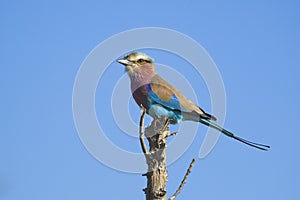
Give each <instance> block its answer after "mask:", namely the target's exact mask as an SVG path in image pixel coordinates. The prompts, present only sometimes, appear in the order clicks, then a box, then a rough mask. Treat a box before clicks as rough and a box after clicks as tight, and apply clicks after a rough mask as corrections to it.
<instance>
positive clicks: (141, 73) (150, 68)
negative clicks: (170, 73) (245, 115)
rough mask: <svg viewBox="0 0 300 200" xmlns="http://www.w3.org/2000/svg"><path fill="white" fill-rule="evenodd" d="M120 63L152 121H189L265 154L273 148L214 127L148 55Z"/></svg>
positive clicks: (207, 116)
mask: <svg viewBox="0 0 300 200" xmlns="http://www.w3.org/2000/svg"><path fill="white" fill-rule="evenodd" d="M117 61H118V62H119V63H121V64H123V65H124V66H125V68H126V72H127V73H128V75H129V77H130V81H131V91H132V95H133V98H134V100H135V101H136V103H137V104H138V105H139V106H143V107H144V108H145V109H146V112H147V114H149V115H150V116H151V117H153V118H157V117H161V116H165V117H168V119H169V120H170V123H171V124H176V123H179V122H181V121H185V120H189V121H195V122H200V123H202V124H205V125H207V126H210V127H212V128H214V129H216V130H218V131H220V132H222V133H224V134H225V135H227V136H229V137H231V138H234V139H236V140H238V141H240V142H243V143H245V144H247V145H250V146H252V147H255V148H258V149H261V150H268V148H270V146H268V145H263V144H258V143H254V142H250V141H247V140H245V139H243V138H240V137H237V136H235V135H234V134H233V133H231V132H229V131H227V130H226V129H224V128H222V127H220V126H219V125H217V124H216V123H214V122H213V121H216V117H214V116H213V115H210V114H208V113H206V112H205V111H204V110H203V109H201V108H200V107H199V106H197V105H195V104H194V103H193V102H192V101H190V100H189V99H187V98H186V97H185V96H184V95H183V94H181V93H180V92H179V91H178V90H177V89H176V88H175V87H174V86H172V85H171V84H170V83H168V82H167V81H165V80H164V79H162V78H161V77H160V76H159V75H158V74H157V73H156V72H155V66H154V62H153V59H152V58H150V57H149V56H147V55H146V54H143V53H140V52H133V53H131V54H129V55H127V56H125V57H124V58H123V59H120V60H117Z"/></svg>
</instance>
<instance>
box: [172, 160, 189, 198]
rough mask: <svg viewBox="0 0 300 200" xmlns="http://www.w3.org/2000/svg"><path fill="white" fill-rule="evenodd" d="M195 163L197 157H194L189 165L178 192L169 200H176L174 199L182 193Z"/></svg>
mask: <svg viewBox="0 0 300 200" xmlns="http://www.w3.org/2000/svg"><path fill="white" fill-rule="evenodd" d="M194 163H195V158H193V160H192V162H191V163H190V166H189V168H188V169H187V171H186V173H185V175H184V177H183V179H182V181H181V183H180V185H179V187H178V189H177V190H176V192H175V193H174V194H173V195H172V196H171V197H170V198H169V200H174V199H175V198H176V197H177V195H178V194H179V193H180V191H181V190H182V188H183V186H184V184H185V183H186V180H187V178H188V176H189V174H190V173H191V171H192V168H193V166H194Z"/></svg>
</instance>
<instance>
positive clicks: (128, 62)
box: [117, 59, 132, 66]
mask: <svg viewBox="0 0 300 200" xmlns="http://www.w3.org/2000/svg"><path fill="white" fill-rule="evenodd" d="M117 62H118V63H120V64H122V65H125V66H127V65H131V64H132V62H130V61H129V60H126V59H120V60H117Z"/></svg>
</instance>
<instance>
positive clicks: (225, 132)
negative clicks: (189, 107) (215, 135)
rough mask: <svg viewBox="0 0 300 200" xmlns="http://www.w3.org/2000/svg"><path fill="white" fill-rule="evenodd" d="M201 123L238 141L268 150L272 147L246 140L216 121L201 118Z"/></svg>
mask: <svg viewBox="0 0 300 200" xmlns="http://www.w3.org/2000/svg"><path fill="white" fill-rule="evenodd" d="M200 123H202V124H205V125H207V126H210V127H212V128H214V129H216V130H218V131H220V132H222V133H223V134H225V135H227V136H228V137H231V138H233V139H236V140H238V141H240V142H242V143H244V144H247V145H249V146H252V147H255V148H257V149H260V150H264V151H267V150H268V149H269V148H270V146H268V145H264V144H259V143H255V142H250V141H248V140H245V139H243V138H240V137H237V136H235V135H234V134H233V133H231V132H229V131H227V130H226V129H224V128H222V127H221V126H219V125H217V124H216V123H214V122H212V121H210V120H207V119H203V118H200Z"/></svg>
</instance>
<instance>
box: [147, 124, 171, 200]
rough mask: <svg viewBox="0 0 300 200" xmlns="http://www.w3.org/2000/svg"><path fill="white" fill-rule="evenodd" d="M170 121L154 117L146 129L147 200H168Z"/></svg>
mask: <svg viewBox="0 0 300 200" xmlns="http://www.w3.org/2000/svg"><path fill="white" fill-rule="evenodd" d="M168 134H169V123H168V121H167V120H166V118H157V119H154V120H153V121H152V123H151V125H150V126H149V127H147V128H146V130H145V136H146V138H147V139H148V142H149V148H150V149H149V152H148V154H145V156H146V160H147V165H148V172H147V173H146V176H147V188H145V189H144V192H145V194H146V199H147V200H166V199H167V198H166V194H167V189H166V183H167V181H168V172H167V166H166V142H167V136H168Z"/></svg>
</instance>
